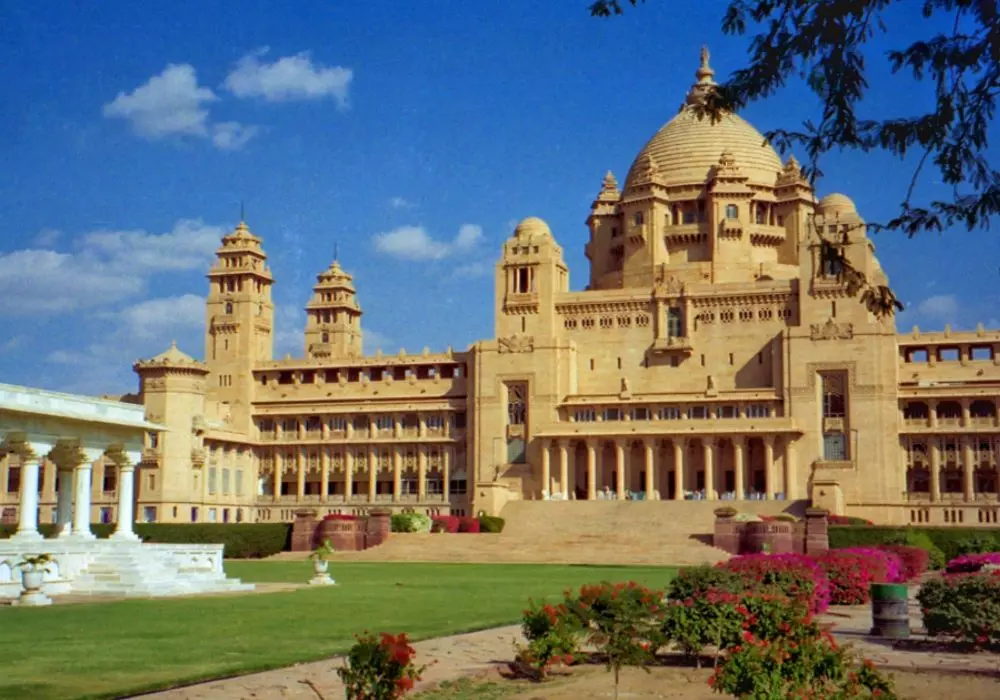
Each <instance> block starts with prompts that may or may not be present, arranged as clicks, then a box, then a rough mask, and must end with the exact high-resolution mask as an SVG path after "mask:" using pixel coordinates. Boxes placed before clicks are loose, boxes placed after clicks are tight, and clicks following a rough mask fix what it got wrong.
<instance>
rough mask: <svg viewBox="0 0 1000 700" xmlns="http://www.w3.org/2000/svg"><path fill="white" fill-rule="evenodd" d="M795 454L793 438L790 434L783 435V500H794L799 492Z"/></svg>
mask: <svg viewBox="0 0 1000 700" xmlns="http://www.w3.org/2000/svg"><path fill="white" fill-rule="evenodd" d="M796 456H797V454H796V450H795V440H794V438H792V436H791V435H787V436H785V500H787V501H791V500H794V499H795V498H797V497H798V493H799V480H798V472H797V470H798V464H797V463H796V461H797V460H796Z"/></svg>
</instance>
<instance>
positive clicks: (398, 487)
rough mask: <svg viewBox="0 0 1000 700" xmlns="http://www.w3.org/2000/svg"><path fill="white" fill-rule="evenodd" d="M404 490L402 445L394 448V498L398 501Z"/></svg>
mask: <svg viewBox="0 0 1000 700" xmlns="http://www.w3.org/2000/svg"><path fill="white" fill-rule="evenodd" d="M402 490H403V452H402V448H400V447H398V446H397V447H393V448H392V500H393V501H398V500H399V496H400V493H399V492H400V491H402Z"/></svg>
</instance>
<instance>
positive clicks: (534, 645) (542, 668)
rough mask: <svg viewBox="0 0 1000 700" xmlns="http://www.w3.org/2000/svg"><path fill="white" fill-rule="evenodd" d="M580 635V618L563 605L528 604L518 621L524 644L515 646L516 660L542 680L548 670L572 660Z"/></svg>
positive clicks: (574, 658) (532, 602)
mask: <svg viewBox="0 0 1000 700" xmlns="http://www.w3.org/2000/svg"><path fill="white" fill-rule="evenodd" d="M581 631H582V626H581V623H580V617H579V616H578V615H575V614H573V613H571V612H570V610H569V608H568V607H567V606H566V604H560V605H549V604H544V605H536V604H535V603H534V601H529V603H528V608H527V609H526V610H525V611H524V615H523V617H522V621H521V632H522V633H523V634H524V638H525V639H527V640H528V644H527V646H520V645H515V649H516V650H517V657H516V658H517V660H518V661H520V662H521V663H523V664H526V665H528V666H530V667H532V668H533V669H534V671H535V674H536V675H537V677H538V679H539V680H544V678H545V676H546V674H547V673H548V669H549V667H551V666H553V665H555V664H559V663H561V664H566V665H569V664H572V663H573V662H574V661H575V660H576V656H577V653H578V651H579V635H580V632H581Z"/></svg>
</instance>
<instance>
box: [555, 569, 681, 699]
mask: <svg viewBox="0 0 1000 700" xmlns="http://www.w3.org/2000/svg"><path fill="white" fill-rule="evenodd" d="M662 599H663V594H662V593H661V592H659V591H653V590H650V589H649V588H645V587H644V586H640V585H639V584H637V583H635V582H634V581H629V582H628V583H616V584H610V583H601V584H598V585H593V586H583V587H581V588H580V595H579V597H577V598H576V599H575V600H573V599H571V598H568V597H567V607H568V609H570V610H572V611H573V612H574V613H575V614H576V615H577V616H578V617H579V618H580V622H581V623H582V625H583V629H584V632H585V634H586V636H587V641H588V642H590V644H592V645H593V646H594V647H595V648H596V649H597V651H598V652H599V653H600V654H602V655H603V656H604V658H605V660H606V663H607V668H608V670H609V671H612V672H613V674H614V683H615V693H614V695H615V697H616V698H617V697H618V678H619V675H620V674H621V669H622V668H623V667H624V666H638V667H640V668H642V669H644V670H648V668H647V667H648V665H649V664H650V663H651V662H652V661H653V659H654V658H655V655H656V650H657V649H659V648H660V647H661V646H662V645H663V642H664V640H663V635H662V633H661V632H660V624H659V620H660V618H661V616H662V612H663V606H662V604H661V600H662Z"/></svg>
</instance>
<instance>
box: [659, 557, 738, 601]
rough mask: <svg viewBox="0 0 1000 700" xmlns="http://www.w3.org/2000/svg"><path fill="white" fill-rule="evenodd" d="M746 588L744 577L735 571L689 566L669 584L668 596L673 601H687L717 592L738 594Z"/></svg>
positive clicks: (715, 567) (714, 567) (716, 567)
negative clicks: (710, 592)
mask: <svg viewBox="0 0 1000 700" xmlns="http://www.w3.org/2000/svg"><path fill="white" fill-rule="evenodd" d="M743 588H744V584H743V580H742V577H741V576H740V575H739V574H738V573H736V572H735V571H730V570H729V569H724V568H721V567H718V566H709V565H707V564H706V565H702V566H689V567H687V568H684V569H681V570H680V571H679V572H678V573H677V576H675V577H674V579H673V580H672V581H671V582H670V583H669V584H667V590H666V594H667V597H668V598H670V599H671V600H685V599H687V598H696V597H698V596H701V595H704V594H705V593H707V592H708V591H711V590H715V591H719V592H723V593H738V592H740V591H742V590H743Z"/></svg>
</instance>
